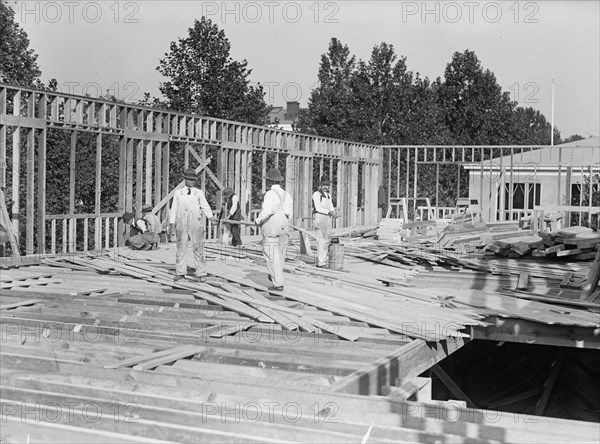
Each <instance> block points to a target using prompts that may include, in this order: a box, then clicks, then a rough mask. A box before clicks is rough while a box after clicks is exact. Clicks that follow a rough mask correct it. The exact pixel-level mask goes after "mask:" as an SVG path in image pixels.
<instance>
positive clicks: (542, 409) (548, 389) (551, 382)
mask: <svg viewBox="0 0 600 444" xmlns="http://www.w3.org/2000/svg"><path fill="white" fill-rule="evenodd" d="M565 356H566V352H565V350H564V349H559V350H558V354H557V356H556V359H555V361H554V363H553V364H552V371H551V372H550V376H548V379H547V380H546V382H545V384H544V391H543V393H542V396H541V398H540V399H539V400H538V402H537V404H536V406H535V414H536V415H545V414H546V411H547V410H548V406H549V405H550V402H551V401H552V394H553V393H554V388H555V387H556V383H557V381H558V378H559V376H560V373H561V371H562V368H563V364H564V362H565Z"/></svg>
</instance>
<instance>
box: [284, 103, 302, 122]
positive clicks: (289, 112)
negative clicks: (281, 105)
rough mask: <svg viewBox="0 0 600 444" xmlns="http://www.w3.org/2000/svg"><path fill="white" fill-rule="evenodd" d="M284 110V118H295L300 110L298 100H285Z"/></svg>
mask: <svg viewBox="0 0 600 444" xmlns="http://www.w3.org/2000/svg"><path fill="white" fill-rule="evenodd" d="M286 108H287V109H286V112H285V119H286V120H296V117H298V114H299V112H300V102H287V105H286Z"/></svg>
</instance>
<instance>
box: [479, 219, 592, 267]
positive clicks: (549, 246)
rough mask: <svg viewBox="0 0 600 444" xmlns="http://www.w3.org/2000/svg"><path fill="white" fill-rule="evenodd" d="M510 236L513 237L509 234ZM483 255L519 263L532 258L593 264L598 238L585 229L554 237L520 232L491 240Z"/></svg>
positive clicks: (494, 237)
mask: <svg viewBox="0 0 600 444" xmlns="http://www.w3.org/2000/svg"><path fill="white" fill-rule="evenodd" d="M511 234H512V233H511ZM492 238H493V242H490V243H488V244H487V245H486V246H485V248H484V251H485V252H491V254H497V255H499V256H505V257H506V256H508V257H509V258H511V259H519V258H521V257H524V256H533V257H551V258H561V257H568V258H569V260H571V259H572V260H577V261H584V260H592V259H594V256H595V251H596V249H597V247H598V245H600V234H599V233H596V232H594V231H593V230H592V229H590V228H586V227H570V228H563V229H562V230H559V231H558V232H556V233H548V232H543V231H540V232H539V233H537V234H533V233H532V232H531V231H529V230H523V231H521V232H520V235H519V236H511V237H508V238H505V239H498V238H497V237H496V236H492Z"/></svg>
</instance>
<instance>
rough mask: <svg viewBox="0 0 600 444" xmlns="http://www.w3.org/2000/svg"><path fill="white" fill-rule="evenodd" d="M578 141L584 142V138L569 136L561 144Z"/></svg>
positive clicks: (574, 135) (577, 135)
mask: <svg viewBox="0 0 600 444" xmlns="http://www.w3.org/2000/svg"><path fill="white" fill-rule="evenodd" d="M578 140H585V137H583V136H580V135H579V134H573V135H572V136H569V137H567V138H566V139H565V140H563V141H562V143H568V142H576V141H578Z"/></svg>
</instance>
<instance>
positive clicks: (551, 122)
mask: <svg viewBox="0 0 600 444" xmlns="http://www.w3.org/2000/svg"><path fill="white" fill-rule="evenodd" d="M550 146H554V79H552V111H551V114H550Z"/></svg>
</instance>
